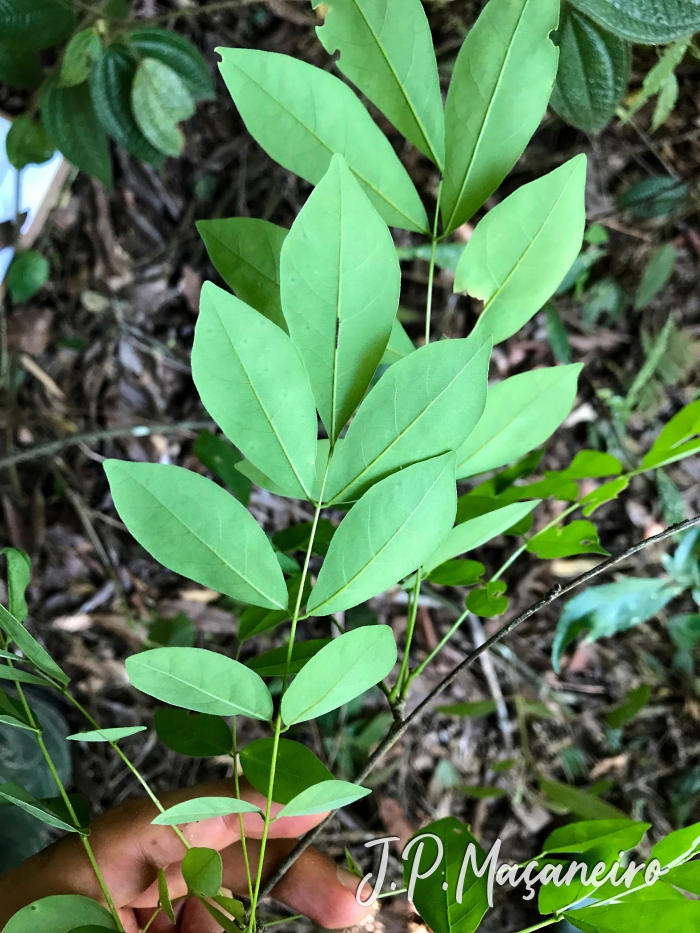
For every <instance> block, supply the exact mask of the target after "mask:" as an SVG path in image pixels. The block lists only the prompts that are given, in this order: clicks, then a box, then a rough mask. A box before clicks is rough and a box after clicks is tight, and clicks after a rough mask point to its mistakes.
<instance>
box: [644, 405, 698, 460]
mask: <svg viewBox="0 0 700 933" xmlns="http://www.w3.org/2000/svg"><path fill="white" fill-rule="evenodd" d="M697 434H700V400H698V401H695V402H691V403H690V405H686V406H685V408H682V409H681V410H680V411H679V412H678V413H677V414H676V415H674V416H673V418H671V420H670V421H669V422H668V424H666V425H664V427H663V428H662V429H661V432H660V433H659V436H658V437H657V438H656V440H655V441H654V445H653V447H652V448H651V450H650V451H649V453H648V454H647V455H646V456H645V457H644V459H643V460H642V468H643V469H645V470H648V469H650V467H655V466H666V464H668V463H674V462H675V461H676V460H682V459H683V457H687V456H689V455H690V454H691V453H694V452H695V450H696V449H697V448H698V447H700V440H698V439H697V438H696V435H697Z"/></svg>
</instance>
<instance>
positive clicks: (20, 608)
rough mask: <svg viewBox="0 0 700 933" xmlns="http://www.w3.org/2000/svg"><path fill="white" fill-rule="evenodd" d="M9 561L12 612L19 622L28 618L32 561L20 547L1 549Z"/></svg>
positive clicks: (8, 590)
mask: <svg viewBox="0 0 700 933" xmlns="http://www.w3.org/2000/svg"><path fill="white" fill-rule="evenodd" d="M0 554H4V555H5V561H6V562H7V593H8V598H9V603H8V604H9V607H10V613H11V615H13V616H14V617H15V619H17V621H18V622H24V621H25V619H26V618H27V612H28V609H27V599H26V595H25V594H26V589H27V587H28V586H29V581H30V579H31V575H32V562H31V560H30V559H29V555H28V554H26V553H25V552H24V551H22V550H20V549H19V548H14V547H6V548H3V549H2V550H0Z"/></svg>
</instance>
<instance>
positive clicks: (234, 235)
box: [197, 217, 287, 331]
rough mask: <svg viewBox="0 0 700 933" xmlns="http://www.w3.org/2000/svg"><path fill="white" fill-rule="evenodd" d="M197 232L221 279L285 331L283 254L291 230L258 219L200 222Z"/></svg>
mask: <svg viewBox="0 0 700 933" xmlns="http://www.w3.org/2000/svg"><path fill="white" fill-rule="evenodd" d="M197 230H198V231H199V234H200V236H201V237H202V239H203V240H204V245H205V246H206V248H207V252H208V253H209V258H210V259H211V261H212V264H213V265H214V268H215V269H216V271H217V272H218V273H219V275H220V276H221V278H222V279H223V280H224V282H226V284H227V285H228V287H229V288H230V289H232V290H233V291H234V292H235V293H236V295H237V296H238V297H239V298H240V299H241V301H245V303H246V304H248V305H250V307H251V308H255V310H256V311H259V312H260V313H261V314H264V315H265V317H266V318H269V319H270V320H271V321H272V322H273V323H274V324H277V326H278V327H281V328H282V330H284V331H286V330H287V322H286V321H285V319H284V315H283V314H282V305H281V303H280V252H281V250H282V244H283V243H284V238H285V237H286V236H287V231H286V230H285V229H284V227H278V226H277V224H272V223H270V222H269V221H268V220H258V219H257V218H256V217H228V218H226V219H223V220H200V221H198V222H197Z"/></svg>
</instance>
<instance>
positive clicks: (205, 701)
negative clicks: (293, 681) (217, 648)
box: [126, 648, 272, 720]
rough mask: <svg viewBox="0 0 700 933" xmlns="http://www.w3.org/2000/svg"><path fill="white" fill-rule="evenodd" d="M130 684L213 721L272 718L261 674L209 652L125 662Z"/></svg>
mask: <svg viewBox="0 0 700 933" xmlns="http://www.w3.org/2000/svg"><path fill="white" fill-rule="evenodd" d="M126 672H127V674H128V675H129V680H130V681H131V683H132V684H133V685H134V687H136V689H137V690H140V691H141V692H142V693H145V694H147V695H148V696H152V697H155V698H156V699H157V700H162V701H163V702H164V703H170V704H172V705H173V706H179V707H181V708H182V709H190V710H193V711H194V712H197V713H209V714H210V715H212V716H238V715H243V716H250V717H251V718H253V719H262V720H269V719H271V718H272V697H271V696H270V691H269V690H268V689H267V687H266V686H265V684H264V682H263V681H262V679H261V678H260V677H258V675H257V674H256V673H254V672H253V671H250V670H248V668H247V667H246V666H245V664H240V663H239V662H238V661H234V660H233V659H232V658H227V657H226V656H225V655H223V654H216V652H214V651H207V650H206V649H204V648H155V649H154V650H153V651H144V652H143V653H142V654H135V655H132V657H130V658H127V660H126Z"/></svg>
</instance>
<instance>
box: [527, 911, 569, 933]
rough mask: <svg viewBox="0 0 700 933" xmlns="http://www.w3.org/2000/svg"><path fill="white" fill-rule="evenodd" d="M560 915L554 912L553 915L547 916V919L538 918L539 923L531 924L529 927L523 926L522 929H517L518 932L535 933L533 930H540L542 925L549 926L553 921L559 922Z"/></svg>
mask: <svg viewBox="0 0 700 933" xmlns="http://www.w3.org/2000/svg"><path fill="white" fill-rule="evenodd" d="M560 920H561V917H560V916H559V915H558V914H555V915H554V916H553V917H549V918H548V919H547V920H540V922H539V923H535V924H533V925H532V926H531V927H525V929H524V930H518V933H535V930H541V929H543V928H544V927H548V926H551V925H552V924H553V923H559V921H560Z"/></svg>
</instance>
